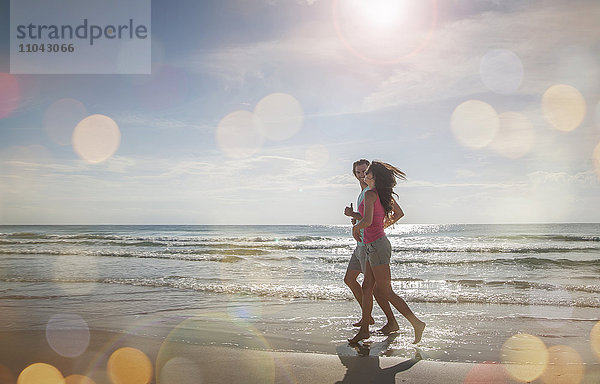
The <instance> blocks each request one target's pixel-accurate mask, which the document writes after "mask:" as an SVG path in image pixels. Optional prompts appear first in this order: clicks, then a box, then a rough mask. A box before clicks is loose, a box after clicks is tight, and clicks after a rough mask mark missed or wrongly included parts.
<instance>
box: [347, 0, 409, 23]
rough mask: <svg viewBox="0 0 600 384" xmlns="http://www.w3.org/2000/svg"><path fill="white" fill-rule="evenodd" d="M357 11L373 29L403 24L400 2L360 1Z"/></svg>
mask: <svg viewBox="0 0 600 384" xmlns="http://www.w3.org/2000/svg"><path fill="white" fill-rule="evenodd" d="M357 3H359V4H358V6H357V7H356V9H357V11H359V12H360V14H361V15H362V16H363V17H364V20H365V21H367V22H368V23H369V24H371V26H372V27H377V28H381V27H390V26H393V25H395V24H396V23H398V22H401V19H402V16H403V13H402V10H403V9H402V8H403V7H402V5H403V4H402V3H403V1H400V0H371V1H358V2H357Z"/></svg>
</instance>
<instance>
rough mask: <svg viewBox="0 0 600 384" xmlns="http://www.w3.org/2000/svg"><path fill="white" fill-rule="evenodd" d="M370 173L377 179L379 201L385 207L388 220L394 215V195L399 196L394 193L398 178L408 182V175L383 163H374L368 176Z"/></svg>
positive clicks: (368, 171)
mask: <svg viewBox="0 0 600 384" xmlns="http://www.w3.org/2000/svg"><path fill="white" fill-rule="evenodd" d="M369 173H370V174H372V175H373V177H374V178H375V188H376V189H377V194H378V195H379V201H380V202H381V205H382V206H383V209H384V211H385V216H386V218H388V217H389V216H390V214H391V213H392V195H396V196H398V194H397V193H396V192H394V187H395V186H396V178H398V179H400V180H406V175H405V174H404V172H402V171H401V170H399V169H398V168H396V167H394V166H393V165H391V164H388V163H384V162H381V161H373V162H372V163H371V165H369V168H368V169H367V174H369Z"/></svg>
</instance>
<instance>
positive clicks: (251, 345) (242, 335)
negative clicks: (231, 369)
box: [156, 313, 275, 384]
mask: <svg viewBox="0 0 600 384" xmlns="http://www.w3.org/2000/svg"><path fill="white" fill-rule="evenodd" d="M196 344H198V345H215V346H234V347H236V348H239V350H254V351H257V352H258V351H265V352H264V356H262V357H261V358H258V359H251V360H247V359H241V360H240V361H239V363H238V364H237V366H236V369H238V370H241V371H243V372H248V375H249V377H248V381H249V382H256V383H266V384H269V383H273V382H274V378H275V361H274V358H273V355H272V353H270V352H266V351H268V350H271V349H272V347H271V346H270V345H269V343H268V342H267V340H266V339H265V337H264V336H263V335H262V334H261V333H260V332H259V331H258V330H257V329H256V328H254V327H253V326H252V325H249V324H248V323H246V322H245V321H243V320H241V319H235V318H231V317H230V316H228V315H227V314H225V313H212V314H209V313H207V314H204V315H202V316H198V317H193V318H189V319H186V320H184V321H182V322H181V323H180V324H179V325H178V326H177V327H175V328H174V329H173V330H172V331H171V332H170V333H169V335H168V336H167V337H166V338H165V341H164V342H163V344H162V345H161V347H160V350H159V351H158V355H157V357H156V376H157V384H169V383H172V382H179V381H173V379H174V378H176V377H179V378H182V379H183V380H184V381H183V382H185V383H187V382H193V379H194V378H195V379H196V380H197V381H196V382H200V383H201V382H202V372H201V370H200V368H199V366H200V364H198V363H196V362H194V361H193V360H192V359H193V358H194V356H195V354H193V353H191V350H190V348H192V350H193V348H194V345H196ZM186 360H187V361H186ZM178 366H179V367H181V368H182V369H183V370H182V371H180V372H175V368H176V367H178ZM188 369H189V371H187V370H188ZM198 375H200V376H198Z"/></svg>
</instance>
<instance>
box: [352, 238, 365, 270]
mask: <svg viewBox="0 0 600 384" xmlns="http://www.w3.org/2000/svg"><path fill="white" fill-rule="evenodd" d="M366 264H367V247H365V246H364V245H357V246H356V248H354V252H352V257H350V262H348V268H347V269H348V270H352V271H361V272H364V271H365V267H366Z"/></svg>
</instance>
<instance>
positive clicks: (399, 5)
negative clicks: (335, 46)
mask: <svg viewBox="0 0 600 384" xmlns="http://www.w3.org/2000/svg"><path fill="white" fill-rule="evenodd" d="M437 17H438V9H437V1H436V0H431V1H401V0H375V1H360V0H334V1H333V25H334V27H335V30H336V33H337V35H338V38H339V39H340V41H341V42H342V44H343V45H344V46H345V47H346V48H347V49H348V50H349V51H350V52H351V53H352V54H353V55H355V56H356V57H358V58H360V59H362V60H364V61H367V62H370V63H375V64H393V63H398V62H400V61H402V60H406V59H408V58H409V57H411V56H413V55H415V54H417V53H418V52H421V51H422V50H423V49H424V48H425V47H426V46H427V44H428V43H429V41H430V40H431V37H432V35H433V32H434V30H435V26H436V24H437Z"/></svg>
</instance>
